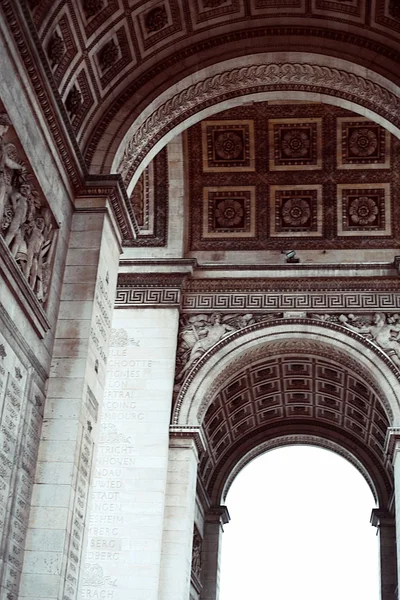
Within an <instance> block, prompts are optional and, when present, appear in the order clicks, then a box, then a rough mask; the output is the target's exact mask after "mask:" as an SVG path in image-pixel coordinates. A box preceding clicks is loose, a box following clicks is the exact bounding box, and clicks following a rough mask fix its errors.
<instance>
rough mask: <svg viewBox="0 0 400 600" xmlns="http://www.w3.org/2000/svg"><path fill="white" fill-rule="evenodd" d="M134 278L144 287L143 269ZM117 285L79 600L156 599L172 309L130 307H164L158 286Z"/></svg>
mask: <svg viewBox="0 0 400 600" xmlns="http://www.w3.org/2000/svg"><path fill="white" fill-rule="evenodd" d="M138 279H139V283H140V284H142V285H143V282H144V279H145V274H143V275H139V277H138ZM124 282H125V283H124V286H125V287H124V288H122V287H120V282H119V283H118V296H119V302H120V303H121V305H122V302H123V299H125V304H124V308H121V309H116V310H115V311H114V315H113V323H112V327H113V329H112V339H111V343H110V351H109V360H108V365H107V384H106V390H105V394H104V401H103V414H102V425H101V434H100V441H99V447H98V452H97V459H96V463H95V469H94V479H93V490H94V491H93V498H92V503H91V510H90V526H89V536H88V547H87V555H86V564H85V569H84V575H83V581H82V583H83V585H82V594H81V598H82V599H85V600H86V599H93V598H105V599H107V600H127V599H128V598H135V600H156V598H157V591H158V581H159V572H160V559H161V543H162V530H163V520H164V505H165V493H166V480H167V467H168V442H169V431H168V430H169V423H170V418H171V403H172V390H173V381H174V372H175V353H176V343H177V333H178V321H179V310H178V306H177V305H176V306H171V304H169V305H168V304H165V305H164V306H165V307H164V308H155V307H152V308H143V307H142V308H139V307H137V308H130V302H132V303H133V302H136V301H137V302H141V303H142V305H143V304H144V303H145V302H146V299H147V300H148V301H149V302H150V301H151V302H157V301H160V306H163V305H162V304H161V303H162V297H163V290H158V292H159V294H158V292H157V288H156V287H153V288H151V289H150V288H149V289H144V288H143V289H142V288H140V291H139V289H138V288H135V287H134V284H135V283H137V279H136V277H133V279H132V280H130V283H128V282H127V280H126V278H125V279H124ZM167 295H168V296H169V301H171V296H170V295H169V293H168V294H167ZM172 296H173V294H172ZM173 298H174V299H175V296H173Z"/></svg>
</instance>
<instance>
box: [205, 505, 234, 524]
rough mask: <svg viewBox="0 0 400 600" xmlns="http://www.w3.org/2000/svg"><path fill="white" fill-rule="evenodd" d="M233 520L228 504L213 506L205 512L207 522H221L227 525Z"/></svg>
mask: <svg viewBox="0 0 400 600" xmlns="http://www.w3.org/2000/svg"><path fill="white" fill-rule="evenodd" d="M230 520H231V517H230V514H229V511H228V507H227V506H211V508H209V509H208V511H207V512H206V514H205V521H206V522H207V523H220V525H226V523H229V521H230Z"/></svg>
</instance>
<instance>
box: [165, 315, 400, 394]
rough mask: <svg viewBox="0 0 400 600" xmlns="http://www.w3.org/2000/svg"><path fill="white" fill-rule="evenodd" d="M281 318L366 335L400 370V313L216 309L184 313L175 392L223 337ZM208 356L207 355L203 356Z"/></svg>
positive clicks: (180, 331) (177, 356) (177, 391)
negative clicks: (331, 326) (223, 311)
mask: <svg viewBox="0 0 400 600" xmlns="http://www.w3.org/2000/svg"><path fill="white" fill-rule="evenodd" d="M277 319H285V322H287V320H288V319H297V320H298V319H302V320H304V319H307V320H308V319H309V320H313V321H319V322H324V323H332V324H334V325H335V326H339V327H340V328H343V329H345V330H347V331H348V332H353V334H354V333H356V334H358V335H360V336H362V337H363V338H365V339H366V340H369V341H370V342H373V344H374V345H376V346H377V347H378V348H379V350H381V351H383V353H384V354H385V356H386V357H387V361H388V362H389V363H392V368H394V369H396V367H397V369H399V370H400V314H397V313H395V314H390V315H385V314H384V313H381V312H378V313H375V314H373V313H367V314H357V315H354V314H352V313H351V314H347V315H346V314H337V313H334V314H327V313H324V314H320V313H317V314H315V313H307V312H299V311H292V312H284V313H267V314H251V313H246V314H240V313H239V314H230V313H228V314H224V313H221V312H215V313H212V314H207V313H204V314H197V315H185V314H184V315H182V317H181V322H180V328H179V334H178V347H177V355H176V371H175V386H174V392H175V394H178V393H180V392H181V390H182V389H183V388H182V384H183V383H184V382H185V380H186V377H187V376H188V375H189V374H190V373H191V371H192V370H193V368H194V367H196V365H197V363H198V362H199V360H200V359H202V363H204V361H205V360H207V357H206V356H205V355H206V353H207V352H210V356H211V355H212V354H213V351H214V349H215V348H216V347H217V345H219V344H220V342H222V340H225V339H227V341H228V338H229V336H232V334H235V336H236V337H237V335H238V334H239V335H240V333H239V332H240V330H242V329H245V328H247V327H251V326H255V325H257V324H258V325H262V323H264V322H265V323H268V324H269V325H270V324H271V321H273V320H277ZM203 357H204V358H203Z"/></svg>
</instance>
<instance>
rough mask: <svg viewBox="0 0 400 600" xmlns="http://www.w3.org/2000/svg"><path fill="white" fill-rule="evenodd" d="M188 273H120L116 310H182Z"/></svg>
mask: <svg viewBox="0 0 400 600" xmlns="http://www.w3.org/2000/svg"><path fill="white" fill-rule="evenodd" d="M185 277H186V273H176V274H175V273H171V274H164V275H161V276H160V274H155V275H152V274H145V273H136V274H132V273H120V274H119V276H118V284H117V294H116V297H115V308H134V307H137V308H180V306H181V287H182V285H183V282H184V279H185Z"/></svg>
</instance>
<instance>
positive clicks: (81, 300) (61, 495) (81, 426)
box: [20, 197, 121, 600]
mask: <svg viewBox="0 0 400 600" xmlns="http://www.w3.org/2000/svg"><path fill="white" fill-rule="evenodd" d="M120 250H121V249H120V238H119V233H118V231H117V228H116V227H115V225H114V219H113V216H112V213H111V210H110V208H109V203H108V200H107V198H105V197H88V198H78V199H77V200H76V212H75V214H74V216H73V219H72V227H71V234H70V240H69V249H68V253H67V258H66V266H65V272H64V282H63V286H62V290H61V298H60V309H59V317H58V321H57V326H56V331H55V340H54V349H53V360H52V364H51V370H50V378H49V381H48V389H47V399H46V404H45V409H44V422H43V428H42V434H41V441H40V446H39V456H38V463H37V470H36V475H35V483H34V487H33V494H32V504H31V513H30V519H29V529H28V534H27V540H26V552H25V557H24V565H23V573H22V578H21V586H20V597H21V598H24V599H26V600H29V599H31V600H39V599H40V598H46V599H47V600H76V598H77V594H78V581H79V574H80V565H81V560H82V553H83V546H84V536H85V527H86V516H87V504H88V497H89V492H90V480H91V467H92V460H93V449H94V444H95V442H96V439H97V433H98V426H99V402H100V401H101V399H102V395H103V387H104V383H105V367H106V357H107V353H108V343H109V332H110V328H111V314H112V308H113V304H114V296H115V288H116V280H117V270H118V260H119V255H120Z"/></svg>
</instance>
